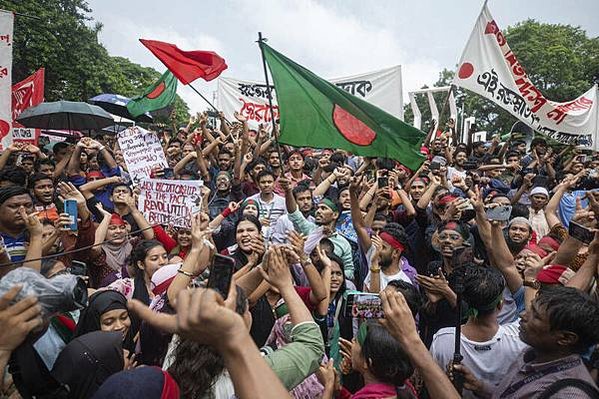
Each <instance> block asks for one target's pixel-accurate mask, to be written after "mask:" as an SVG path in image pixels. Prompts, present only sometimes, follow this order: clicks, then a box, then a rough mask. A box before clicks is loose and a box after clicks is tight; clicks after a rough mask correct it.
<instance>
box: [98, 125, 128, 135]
mask: <svg viewBox="0 0 599 399" xmlns="http://www.w3.org/2000/svg"><path fill="white" fill-rule="evenodd" d="M125 129H127V126H124V125H119V124H118V123H117V124H115V125H113V126H108V127H105V128H104V129H102V133H108V134H118V133H120V132H122V131H123V130H125Z"/></svg>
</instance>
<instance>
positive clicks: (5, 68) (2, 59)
mask: <svg viewBox="0 0 599 399" xmlns="http://www.w3.org/2000/svg"><path fill="white" fill-rule="evenodd" d="M13 24H14V15H13V13H12V12H8V11H1V10H0V149H1V150H4V149H6V148H7V147H8V146H9V145H11V144H12V134H10V132H11V128H12V43H13V35H12V34H13Z"/></svg>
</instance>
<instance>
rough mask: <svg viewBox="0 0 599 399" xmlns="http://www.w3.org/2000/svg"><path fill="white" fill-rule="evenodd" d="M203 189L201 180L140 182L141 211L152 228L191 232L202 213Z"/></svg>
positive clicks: (149, 180)
mask: <svg viewBox="0 0 599 399" xmlns="http://www.w3.org/2000/svg"><path fill="white" fill-rule="evenodd" d="M202 185H203V182H202V181H201V180H159V179H144V180H141V181H140V182H139V189H140V194H139V199H138V205H137V206H138V209H139V210H140V212H142V213H143V215H144V217H145V218H146V220H147V221H148V222H149V223H150V224H151V225H154V224H161V225H172V226H176V227H187V228H189V227H191V216H192V215H194V214H196V213H197V212H199V211H200V209H201V208H200V206H201V201H202V195H201V189H202Z"/></svg>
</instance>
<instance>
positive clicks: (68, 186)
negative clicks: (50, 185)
mask: <svg viewBox="0 0 599 399" xmlns="http://www.w3.org/2000/svg"><path fill="white" fill-rule="evenodd" d="M58 192H59V193H60V195H59V198H60V200H61V201H62V202H64V201H65V200H67V199H72V200H75V201H77V205H83V204H85V203H86V201H85V197H84V196H83V194H81V191H79V190H77V188H76V187H75V186H74V185H73V183H71V182H60V183H58Z"/></svg>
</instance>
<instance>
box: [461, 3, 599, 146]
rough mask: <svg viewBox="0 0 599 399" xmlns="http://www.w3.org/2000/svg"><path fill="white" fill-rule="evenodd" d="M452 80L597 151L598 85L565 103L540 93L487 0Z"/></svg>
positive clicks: (562, 138)
mask: <svg viewBox="0 0 599 399" xmlns="http://www.w3.org/2000/svg"><path fill="white" fill-rule="evenodd" d="M453 84H455V85H456V86H460V87H463V88H465V89H468V90H472V91H473V92H475V93H477V94H479V95H481V96H483V97H485V98H487V99H489V100H491V101H493V102H494V103H496V104H497V105H499V106H500V107H502V108H503V109H505V110H506V111H508V112H509V113H511V114H512V115H513V116H515V117H516V118H518V119H520V120H521V121H522V122H524V123H526V124H527V125H528V126H530V127H532V128H533V129H535V130H536V131H538V132H539V133H542V134H545V135H547V136H549V137H550V138H552V139H554V140H557V141H559V142H562V143H565V144H571V143H572V144H584V145H587V146H589V147H592V148H593V149H594V150H599V143H598V140H597V138H598V137H597V135H598V134H599V131H598V129H599V106H598V105H597V100H598V98H597V97H598V89H597V86H596V85H595V86H593V87H591V88H590V89H589V90H588V91H587V92H586V93H584V94H582V95H581V96H579V97H578V98H576V99H574V100H572V101H568V102H563V103H558V102H554V101H551V100H549V99H547V98H546V97H544V96H543V94H542V93H541V92H540V90H539V89H537V88H536V87H535V86H534V85H533V84H532V82H531V81H530V79H529V77H528V75H527V74H526V71H525V70H524V67H523V66H522V65H521V64H520V63H519V62H518V59H517V58H516V55H515V54H514V53H513V52H512V50H511V49H510V47H509V45H508V43H507V40H506V39H505V36H504V35H503V33H502V32H501V30H500V29H499V27H498V26H497V23H496V22H495V20H493V17H492V16H491V13H490V12H489V9H488V8H487V6H486V4H485V6H484V7H483V9H482V11H481V14H480V16H479V18H478V21H477V22H476V25H475V26H474V30H473V31H472V34H471V36H470V39H469V40H468V43H467V44H466V48H465V49H464V52H463V53H462V58H461V59H460V63H459V68H458V71H457V73H456V76H455V78H454V81H453Z"/></svg>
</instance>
